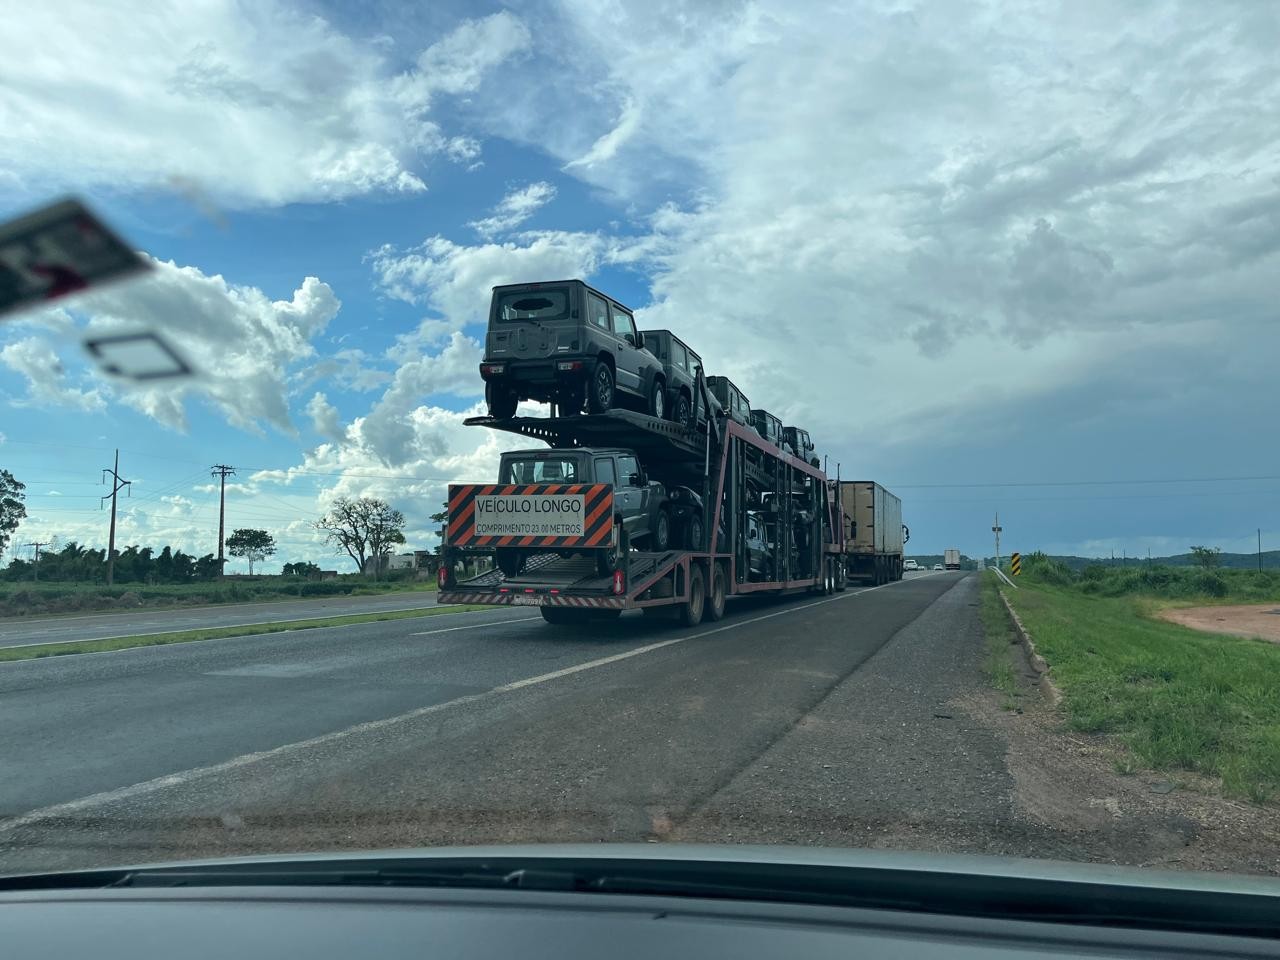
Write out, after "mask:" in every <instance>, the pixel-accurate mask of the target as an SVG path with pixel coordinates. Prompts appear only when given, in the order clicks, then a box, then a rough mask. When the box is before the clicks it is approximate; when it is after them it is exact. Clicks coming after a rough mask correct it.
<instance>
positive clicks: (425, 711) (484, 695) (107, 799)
mask: <svg viewBox="0 0 1280 960" xmlns="http://www.w3.org/2000/svg"><path fill="white" fill-rule="evenodd" d="M905 582H906V581H903V580H898V581H895V583H885V584H881V585H880V586H878V587H866V588H865V589H862V590H852V591H846V592H845V593H841V594H836V595H835V596H833V597H823V598H822V599H821V600H814V601H813V602H811V603H806V604H802V605H800V606H798V607H787V608H786V609H785V610H776V611H774V612H773V613H765V614H762V615H760V616H758V617H751V618H750V619H748V620H738V621H735V622H734V623H727V624H725V625H724V626H720V627H714V628H712V629H711V630H703V631H702V632H701V633H691V634H689V635H688V636H685V637H673V638H672V639H670V640H662V641H659V642H658V643H650V644H646V645H645V646H643V647H636V648H635V649H633V650H628V651H625V652H624V653H615V654H613V655H612V656H608V657H600V658H599V659H597V660H588V661H587V662H586V663H579V664H577V665H575V666H572V667H565V668H563V669H561V670H553V671H552V672H551V673H543V674H539V675H538V676H536V677H526V678H525V679H523V680H514V681H512V682H510V683H504V684H502V685H500V686H497V687H493V688H491V689H489V690H484V691H482V692H480V693H470V694H467V695H465V696H461V697H455V698H454V699H453V700H446V701H444V702H443V703H434V704H431V705H430V706H426V707H418V708H417V709H416V710H410V711H409V712H408V713H402V714H399V715H397V716H394V717H386V718H385V719H382V720H369V721H366V722H365V723H357V724H356V725H355V726H351V727H346V728H345V729H342V730H334V731H333V732H332V733H324V734H321V735H320V736H318V737H311V738H309V739H307V740H298V741H296V742H294V743H286V744H283V745H281V746H279V747H272V748H271V749H270V750H261V751H259V752H257V753H245V754H241V755H240V756H238V757H232V758H231V759H230V760H224V761H223V762H222V763H215V764H211V765H209V766H206V767H193V768H191V769H190V770H182V771H180V772H178V773H171V774H167V775H166V776H163V777H156V778H155V779H154V780H144V781H142V782H141V783H135V784H132V785H130V786H127V787H120V788H118V789H116V790H107V791H104V792H103V793H95V794H92V795H90V796H87V797H81V798H79V799H78V800H68V801H67V802H66V803H58V804H54V805H52V806H48V807H42V808H40V809H38V810H32V811H29V812H28V813H24V814H22V815H20V816H17V817H10V818H9V819H8V820H0V833H4V832H5V831H9V830H16V829H18V828H20V827H26V826H30V825H32V824H34V823H39V822H40V821H42V820H50V819H54V818H56V817H66V816H71V815H73V814H77V813H80V812H81V811H84V810H88V809H91V808H93V807H99V806H103V805H105V804H110V803H118V802H119V801H121V800H131V799H133V798H135V797H141V796H146V795H147V794H150V793H155V792H156V791H158V790H164V789H165V788H167V787H180V786H183V785H185V784H188V783H191V782H193V781H195V780H199V779H202V778H204V777H211V776H220V775H224V774H228V773H231V772H233V771H235V770H239V769H240V768H241V767H246V766H248V765H249V764H252V763H257V762H258V761H260V760H272V759H275V758H278V757H282V756H285V755H286V754H290V753H296V752H298V751H300V750H309V749H311V748H313V747H321V746H326V745H328V744H331V743H337V742H338V741H340V740H346V739H348V738H350V737H355V736H359V735H361V734H365V733H374V732H377V731H379V730H386V729H387V728H389V727H393V726H396V725H398V724H402V723H408V722H409V721H412V720H417V719H419V718H420V717H425V716H429V715H430V714H433V713H439V712H440V711H441V710H448V709H449V708H451V707H459V706H463V705H465V704H468V703H476V702H478V701H481V700H487V699H489V698H491V697H494V696H498V695H501V694H504V693H512V692H514V691H516V690H522V689H524V688H526V687H532V686H535V685H537V684H542V683H548V682H550V681H552V680H558V679H559V678H561V677H567V676H570V675H571V674H575V673H581V672H582V671H584V670H594V669H595V668H597V667H603V666H607V665H608V664H611V663H617V662H619V661H620V660H629V659H631V658H632V657H639V656H642V655H644V654H646V653H652V652H653V651H655V650H661V649H662V648H663V647H670V646H674V645H675V644H677V643H684V642H685V641H687V640H699V639H701V638H702V637H709V636H712V635H713V634H717V633H723V632H724V631H725V630H735V629H737V628H738V627H745V626H749V625H750V624H753V623H760V622H761V621H764V620H772V619H773V618H774V617H782V616H785V615H787V614H789V613H799V612H800V611H801V610H808V609H809V608H811V607H820V606H822V605H823V604H824V603H835V602H836V601H838V600H848V599H849V598H850V597H860V596H862V594H864V593H870V592H871V591H873V590H882V589H884V588H885V587H892V586H895V584H896V583H905ZM527 619H530V620H535V619H541V618H540V617H529V618H527ZM498 622H503V623H520V622H521V621H519V620H506V621H498ZM487 625H488V624H474V625H473V626H487ZM449 629H454V630H456V629H461V628H458V627H452V628H449ZM440 632H442V633H443V632H444V631H440Z"/></svg>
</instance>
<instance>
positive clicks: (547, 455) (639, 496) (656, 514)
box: [496, 447, 702, 577]
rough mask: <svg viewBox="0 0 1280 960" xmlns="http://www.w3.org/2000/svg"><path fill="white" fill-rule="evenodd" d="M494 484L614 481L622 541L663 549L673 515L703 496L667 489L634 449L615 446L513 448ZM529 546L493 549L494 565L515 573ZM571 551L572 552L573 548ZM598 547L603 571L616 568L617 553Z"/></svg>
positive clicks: (669, 532) (606, 571)
mask: <svg viewBox="0 0 1280 960" xmlns="http://www.w3.org/2000/svg"><path fill="white" fill-rule="evenodd" d="M498 483H518V484H530V483H609V484H612V485H613V511H614V516H615V518H616V520H617V521H619V522H621V524H622V529H623V531H625V533H626V538H625V542H626V543H628V544H637V545H639V546H640V547H641V548H642V549H646V550H653V551H656V552H662V551H664V550H667V549H669V548H670V546H671V532H672V529H671V528H672V523H673V522H675V523H677V524H678V523H679V519H675V518H673V514H676V515H681V516H683V515H684V514H686V513H687V504H688V503H689V498H691V497H692V498H693V499H694V500H696V501H697V504H698V505H699V507H700V506H701V503H702V501H701V498H699V497H697V495H696V494H694V493H693V491H692V490H689V489H688V488H687V487H674V488H672V490H671V492H670V495H668V492H667V488H666V487H665V486H663V485H662V484H661V483H659V482H658V481H656V480H650V479H649V478H648V477H647V476H646V475H645V473H644V470H643V468H642V467H641V466H640V461H639V460H638V459H637V457H636V455H635V453H633V452H632V451H630V450H623V449H619V448H614V447H607V448H606V447H573V448H570V449H558V450H557V449H550V450H549V449H545V448H543V449H537V450H513V451H511V452H510V453H504V454H503V455H502V459H501V461H500V464H499V467H498ZM533 552H545V551H532V550H519V549H512V548H510V547H505V548H503V549H501V550H498V551H496V553H497V560H498V568H499V569H500V570H501V571H502V572H503V573H504V574H506V575H507V576H509V577H511V576H515V575H516V574H517V573H519V572H520V570H521V568H522V567H523V566H524V561H525V560H526V559H527V557H528V555H529V554H530V553H533ZM571 552H572V551H571ZM607 553H608V552H607V551H600V552H599V554H598V557H599V560H600V569H601V572H602V573H609V572H612V571H613V569H614V568H615V567H616V566H617V557H616V556H612V557H610V556H607Z"/></svg>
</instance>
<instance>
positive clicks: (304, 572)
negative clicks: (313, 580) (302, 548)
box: [280, 560, 320, 577]
mask: <svg viewBox="0 0 1280 960" xmlns="http://www.w3.org/2000/svg"><path fill="white" fill-rule="evenodd" d="M280 572H281V573H283V574H284V575H285V576H286V577H318V576H320V568H319V567H318V566H316V565H315V564H314V563H312V562H311V561H310V560H299V561H298V562H297V563H286V564H285V565H284V569H283V570H281V571H280Z"/></svg>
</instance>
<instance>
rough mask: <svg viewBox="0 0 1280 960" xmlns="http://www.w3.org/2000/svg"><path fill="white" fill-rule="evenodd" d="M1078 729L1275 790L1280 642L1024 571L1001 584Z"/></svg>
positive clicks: (1139, 755) (1171, 762)
mask: <svg viewBox="0 0 1280 960" xmlns="http://www.w3.org/2000/svg"><path fill="white" fill-rule="evenodd" d="M1008 593H1009V594H1010V600H1011V601H1012V602H1013V604H1014V607H1015V608H1016V609H1017V611H1018V615H1019V616H1020V617H1021V618H1022V622H1023V624H1024V625H1025V626H1026V628H1027V630H1028V631H1029V632H1030V633H1031V636H1032V637H1034V638H1035V642H1036V648H1037V650H1038V651H1039V653H1040V654H1041V655H1042V656H1043V657H1044V658H1045V660H1047V661H1048V663H1049V665H1050V667H1051V668H1052V671H1053V679H1054V682H1055V683H1056V684H1057V685H1058V687H1059V689H1060V690H1061V691H1062V694H1063V702H1064V706H1065V708H1066V711H1067V717H1068V722H1069V724H1070V726H1071V727H1073V728H1074V729H1076V730H1080V731H1085V732H1090V733H1102V734H1110V735H1114V736H1115V737H1117V738H1118V739H1119V740H1120V742H1121V743H1123V744H1124V745H1125V746H1126V747H1127V748H1128V749H1129V751H1130V752H1131V754H1132V756H1133V758H1134V759H1135V761H1137V762H1138V763H1141V764H1142V765H1144V766H1146V767H1147V768H1151V769H1156V770H1165V771H1177V770H1185V771H1192V772H1194V773H1197V774H1202V775H1205V776H1208V777H1215V778H1220V779H1221V782H1222V787H1223V790H1224V792H1225V793H1227V794H1228V795H1231V796H1237V797H1247V798H1249V799H1251V800H1254V801H1258V802H1261V801H1264V800H1267V799H1270V798H1273V797H1275V796H1276V794H1277V791H1280V645H1276V644H1271V643H1266V642H1263V641H1260V640H1249V639H1243V638H1240V637H1229V636H1222V635H1218V634H1207V633H1202V632H1199V631H1195V630H1191V629H1188V628H1186V627H1181V626H1178V625H1176V624H1172V623H1166V622H1164V621H1161V620H1156V619H1152V618H1151V617H1149V616H1147V615H1146V611H1148V610H1149V609H1150V606H1151V604H1150V601H1149V600H1147V599H1145V598H1144V597H1143V596H1119V597H1108V596H1099V595H1096V594H1093V595H1090V594H1087V593H1082V592H1081V591H1080V590H1079V589H1078V588H1077V587H1076V586H1075V585H1074V584H1072V585H1069V586H1051V585H1049V584H1046V583H1044V582H1039V583H1037V582H1036V580H1035V578H1032V579H1026V578H1024V582H1023V583H1022V589H1020V590H1016V591H1013V590H1011V591H1008Z"/></svg>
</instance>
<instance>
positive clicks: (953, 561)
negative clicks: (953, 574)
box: [942, 547, 960, 570]
mask: <svg viewBox="0 0 1280 960" xmlns="http://www.w3.org/2000/svg"><path fill="white" fill-rule="evenodd" d="M942 565H943V566H944V567H946V568H947V569H948V570H959V569H960V551H959V550H957V549H956V548H955V547H947V550H946V553H944V554H943V555H942Z"/></svg>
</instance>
